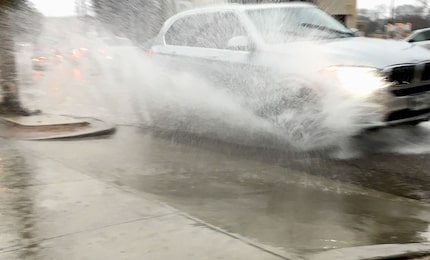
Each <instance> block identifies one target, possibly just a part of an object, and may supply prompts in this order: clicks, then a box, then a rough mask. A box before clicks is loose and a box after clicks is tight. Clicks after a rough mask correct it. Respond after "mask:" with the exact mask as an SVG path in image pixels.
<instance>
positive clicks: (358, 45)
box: [270, 37, 430, 69]
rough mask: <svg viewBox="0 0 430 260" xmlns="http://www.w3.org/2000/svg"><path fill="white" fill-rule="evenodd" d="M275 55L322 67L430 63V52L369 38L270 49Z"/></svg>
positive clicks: (299, 44)
mask: <svg viewBox="0 0 430 260" xmlns="http://www.w3.org/2000/svg"><path fill="white" fill-rule="evenodd" d="M270 49H272V50H273V51H275V52H283V53H289V55H301V57H305V59H306V58H308V59H312V62H316V61H318V62H317V63H319V64H320V65H322V64H323V65H324V66H330V65H353V66H369V67H375V68H380V69H383V68H385V67H387V66H392V65H398V64H407V63H419V62H424V61H430V51H429V50H426V49H424V48H422V47H419V46H416V45H413V44H410V43H407V42H405V41H401V40H384V39H373V38H366V37H351V38H341V39H336V40H324V41H313V42H294V43H289V44H285V45H276V46H271V47H270Z"/></svg>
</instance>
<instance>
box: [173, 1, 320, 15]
mask: <svg viewBox="0 0 430 260" xmlns="http://www.w3.org/2000/svg"><path fill="white" fill-rule="evenodd" d="M285 7H315V5H313V4H310V3H303V2H288V3H271V4H223V5H214V6H208V7H198V8H193V9H191V10H187V11H183V12H180V13H178V14H176V15H174V16H173V17H176V16H185V15H192V14H199V13H202V12H215V11H244V10H245V11H246V10H257V9H269V8H285Z"/></svg>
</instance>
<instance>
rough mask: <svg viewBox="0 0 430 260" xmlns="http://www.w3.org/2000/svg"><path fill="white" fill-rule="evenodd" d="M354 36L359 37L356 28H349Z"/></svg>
mask: <svg viewBox="0 0 430 260" xmlns="http://www.w3.org/2000/svg"><path fill="white" fill-rule="evenodd" d="M349 30H351V32H352V33H353V34H354V36H360V31H359V30H358V29H357V28H349Z"/></svg>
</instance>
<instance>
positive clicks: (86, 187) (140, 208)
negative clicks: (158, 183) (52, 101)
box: [0, 142, 287, 260]
mask: <svg viewBox="0 0 430 260" xmlns="http://www.w3.org/2000/svg"><path fill="white" fill-rule="evenodd" d="M2 143H3V144H2V145H1V148H0V149H1V151H0V156H1V158H2V161H3V162H4V163H5V164H3V165H2V172H1V175H0V186H1V191H0V234H2V235H1V236H0V259H4V260H13V259H286V258H287V256H286V255H285V254H284V253H283V252H282V251H281V250H277V249H274V248H269V247H267V246H263V245H258V244H256V243H253V242H250V241H247V240H246V239H244V238H240V237H239V236H236V235H233V234H228V233H226V232H223V231H222V230H220V229H218V228H215V227H212V226H210V225H208V224H206V223H203V222H201V221H199V220H197V219H194V218H192V217H189V216H187V215H186V214H183V213H181V212H179V211H177V210H175V209H173V208H170V207H168V206H166V205H164V204H162V203H160V202H158V201H156V200H155V199H154V198H151V195H148V194H136V193H134V192H132V191H128V190H125V189H124V190H123V189H121V188H119V187H113V186H111V185H109V184H107V183H104V182H101V181H98V180H95V179H93V178H91V177H89V176H87V175H85V174H83V173H81V172H79V171H77V170H74V169H70V168H68V167H65V166H64V165H62V164H60V163H58V162H55V161H53V160H50V159H46V158H43V157H42V156H39V155H37V154H31V153H30V152H27V153H26V154H25V156H24V157H21V156H20V154H22V152H21V151H20V153H18V152H17V151H16V150H15V149H14V148H13V147H12V145H11V144H7V143H5V142H2ZM29 165H32V169H29V168H28V166H29ZM277 251H279V252H277ZM281 254H282V255H281Z"/></svg>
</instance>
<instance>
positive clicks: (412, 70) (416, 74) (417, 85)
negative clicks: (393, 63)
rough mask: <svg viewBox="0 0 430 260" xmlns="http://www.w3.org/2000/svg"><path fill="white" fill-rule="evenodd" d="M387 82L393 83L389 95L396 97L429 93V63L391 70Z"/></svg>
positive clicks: (387, 73) (387, 74)
mask: <svg viewBox="0 0 430 260" xmlns="http://www.w3.org/2000/svg"><path fill="white" fill-rule="evenodd" d="M386 76H387V80H389V81H390V82H392V83H393V86H392V88H391V93H393V95H395V96H397V97H403V96H409V95H417V94H420V93H423V92H427V91H430V83H429V82H425V81H428V80H430V63H426V64H418V65H406V66H398V67H394V68H391V69H390V70H388V71H387V72H386Z"/></svg>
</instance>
